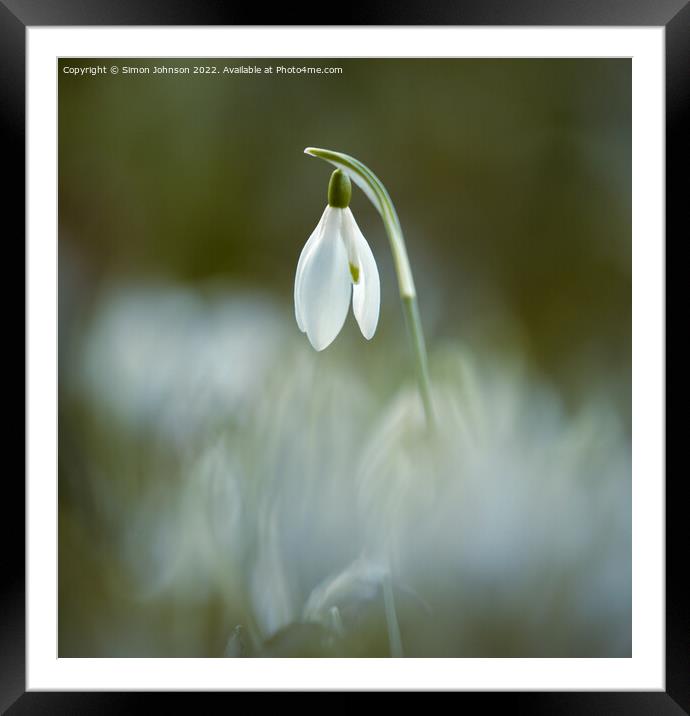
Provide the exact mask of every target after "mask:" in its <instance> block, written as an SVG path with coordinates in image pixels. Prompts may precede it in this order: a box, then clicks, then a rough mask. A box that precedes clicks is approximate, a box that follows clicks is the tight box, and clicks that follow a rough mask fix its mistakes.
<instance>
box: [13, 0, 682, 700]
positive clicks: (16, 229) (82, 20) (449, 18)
mask: <svg viewBox="0 0 690 716" xmlns="http://www.w3.org/2000/svg"><path fill="white" fill-rule="evenodd" d="M330 9H332V8H330ZM265 13H266V9H265V8H264V7H261V6H259V5H258V4H253V5H252V4H251V3H250V4H243V5H240V4H235V3H231V2H223V0H203V1H202V0H196V1H195V2H193V3H192V2H183V0H167V1H166V0H146V1H145V0H119V2H114V1H112V0H111V2H108V1H107V0H0V88H1V91H0V102H1V104H0V121H1V124H0V128H1V131H0V137H1V141H2V148H3V152H2V157H3V168H4V172H3V173H4V175H5V177H6V179H7V180H8V181H7V182H6V186H5V189H4V192H3V209H2V212H3V214H4V218H5V222H4V226H3V232H2V234H3V239H4V241H3V245H4V249H5V252H6V253H5V261H6V264H5V271H6V273H5V280H4V281H3V291H4V294H5V296H4V305H5V307H8V306H14V305H16V304H17V303H18V302H19V300H18V298H17V296H18V295H19V293H20V292H21V291H22V290H23V289H24V288H25V278H22V277H24V276H25V273H24V271H20V270H19V269H18V268H14V267H15V266H21V265H23V266H24V267H25V266H26V264H25V260H24V258H25V255H24V242H23V241H22V239H21V237H23V236H24V232H25V208H24V207H25V99H26V91H25V46H26V29H27V27H33V26H82V25H83V26H91V25H94V26H97V25H125V26H127V25H257V24H265V23H262V22H256V21H258V20H262V19H265ZM271 13H272V16H271V18H272V22H271V23H270V24H271V25H278V24H289V25H314V24H322V25H328V24H344V25H470V26H472V25H552V26H567V25H575V26H597V25H603V26H659V27H660V26H663V27H665V30H666V227H667V229H666V231H667V235H669V236H670V235H671V234H672V233H675V234H681V232H683V233H682V234H681V235H679V236H677V242H678V243H680V242H681V241H682V240H683V239H684V238H687V229H686V230H685V231H683V219H685V218H686V212H687V210H686V211H685V212H683V209H685V204H686V203H687V197H686V196H685V195H686V194H687V183H686V181H685V180H684V178H683V173H684V171H685V168H686V167H687V166H688V158H689V157H688V143H687V131H688V129H687V128H688V126H689V125H688V122H687V120H688V117H689V116H690V112H689V111H688V110H689V109H690V4H688V0H578V1H575V0H549V2H538V1H537V0H513V1H512V2H508V1H507V0H471V1H462V2H454V3H451V2H443V1H442V0H434V1H433V2H430V1H428V0H427V2H424V3H422V2H409V1H408V0H400V2H398V3H394V4H391V3H388V2H381V1H380V0H376V1H373V0H370V2H368V3H366V6H362V7H359V8H355V7H354V6H353V7H348V8H347V9H346V10H344V11H343V13H342V14H341V16H340V17H339V18H338V19H339V20H340V22H337V23H336V22H334V18H327V17H323V18H315V17H314V15H313V12H312V11H310V12H304V11H302V10H300V9H299V8H297V7H295V6H294V5H292V4H290V6H283V8H282V9H281V8H280V6H278V7H276V9H275V10H271ZM303 19H304V21H302V20H303ZM343 20H344V22H343ZM684 199H685V202H684V201H683V200H684ZM10 227H11V228H10ZM666 243H667V245H668V243H669V242H668V240H667V242H666ZM10 249H14V250H15V251H17V253H18V254H19V258H18V263H17V264H14V263H13V262H12V261H11V258H10V254H8V250H10ZM15 276H19V281H18V284H19V285H18V286H16V285H12V283H11V282H10V281H9V280H7V279H9V278H10V277H15ZM22 295H25V294H23V293H22ZM11 299H12V303H10V300H11ZM14 313H15V314H17V315H18V314H19V312H18V311H16V310H15V311H14ZM17 320H20V319H19V318H17ZM9 340H10V339H9V338H8V341H7V348H6V350H5V354H6V357H7V358H9V359H10V361H11V363H12V365H11V366H10V368H9V370H11V371H12V372H11V373H10V372H9V371H8V372H7V373H6V375H8V376H9V375H12V376H14V375H16V376H19V375H23V376H25V377H26V359H27V351H30V350H31V346H27V347H25V348H22V349H19V348H18V345H19V343H15V342H14V341H13V342H12V343H11V344H10V343H9ZM21 345H22V346H25V343H22V344H21ZM12 383H13V384H14V385H16V386H17V388H18V386H19V385H20V381H19V380H17V379H15V380H14V381H12ZM24 386H25V391H26V384H25V382H24ZM25 398H26V392H25ZM17 402H19V400H18V401H17ZM23 404H24V405H26V403H25V401H24V403H23ZM25 412H26V408H24V410H22V411H20V413H19V415H18V414H16V413H13V412H9V411H8V412H6V417H9V418H10V420H9V424H8V425H7V427H6V440H7V449H8V450H9V449H10V448H11V447H13V446H14V445H15V443H16V444H17V445H19V443H20V435H19V434H18V435H17V437H16V439H15V440H13V437H14V436H13V435H12V432H13V431H16V432H17V433H23V434H24V438H25V439H26V433H25V430H24V426H25V421H24V419H22V417H20V416H23V417H25ZM18 449H19V448H18V447H17V450H18ZM24 467H26V464H25V460H24ZM20 474H21V473H20V471H19V470H15V471H7V472H6V473H5V475H4V479H3V483H4V484H3V497H4V500H3V503H4V506H5V509H4V510H3V513H4V515H3V520H2V522H3V525H4V526H5V530H6V534H5V541H4V545H3V546H4V550H3V552H4V568H3V570H2V587H1V589H2V591H1V594H0V604H1V608H0V709H2V710H3V711H5V710H6V709H8V713H11V714H23V713H34V712H41V713H44V712H45V713H52V714H55V713H57V714H60V713H83V712H86V713H89V712H99V713H115V712H117V713H120V712H123V711H131V710H132V709H133V708H135V706H136V702H137V699H140V698H141V695H138V696H137V695H132V694H127V693H123V692H118V693H103V692H100V693H94V692H92V693H82V694H80V693H73V692H56V693H48V692H26V693H25V655H26V651H25V636H26V629H25V616H26V615H25V596H26V593H25V552H24V550H23V549H22V546H21V545H22V539H23V536H24V535H25V527H26V525H25V516H24V509H23V508H24V505H25V485H24V483H23V482H22V480H21V478H20ZM685 479H686V477H685V475H684V474H683V472H682V471H678V472H675V473H669V474H668V476H667V477H666V664H665V667H666V679H665V684H666V691H665V692H642V691H629V692H568V693H565V692H516V693H483V694H476V693H467V692H463V693H459V694H457V695H458V696H459V697H460V698H461V699H462V700H463V701H464V702H465V703H466V700H467V699H475V698H481V699H483V700H486V699H489V700H490V701H489V703H488V705H491V706H496V707H506V708H508V709H510V710H511V711H514V712H516V713H530V714H542V713H543V714H546V713H548V714H556V713H563V714H571V713H573V714H574V713H578V714H585V713H601V714H617V713H620V714H624V713H625V714H638V713H640V714H642V713H644V714H679V713H683V712H685V713H690V648H689V642H690V618H689V614H690V610H689V609H688V603H689V602H688V599H687V594H685V593H684V592H683V590H682V584H683V581H684V580H683V576H685V573H686V572H687V566H686V565H687V557H686V555H685V549H684V547H685V543H686V541H687V532H686V530H685V529H684V521H683V519H684V516H683V512H684V511H685V506H684V501H683V500H682V499H681V498H682V489H683V483H684V481H685ZM197 697H198V695H195V696H193V698H197ZM175 698H176V699H183V700H184V699H186V698H188V697H187V696H185V695H181V694H177V695H176V696H175ZM147 701H148V699H147ZM182 703H183V702H180V705H181V704H182ZM484 705H485V706H486V705H487V704H486V703H485V704H484Z"/></svg>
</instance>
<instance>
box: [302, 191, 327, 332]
mask: <svg viewBox="0 0 690 716" xmlns="http://www.w3.org/2000/svg"><path fill="white" fill-rule="evenodd" d="M329 209H330V207H329V206H328V205H326V208H325V209H324V211H323V214H321V218H320V219H319V223H318V224H317V225H316V228H315V229H314V231H312V232H311V236H310V237H309V238H308V239H307V243H306V244H304V248H303V249H302V253H301V254H300V255H299V261H297V271H296V272H295V318H296V319H297V326H298V327H299V329H300V331H302V333H304V332H305V330H306V329H305V327H304V321H303V320H302V313H301V310H300V305H299V285H300V281H301V278H302V271H303V269H304V263H305V260H306V258H307V256H308V255H309V252H310V251H311V250H312V249H313V248H314V244H315V243H316V241H317V239H318V238H319V236H320V235H321V232H322V230H323V227H324V225H325V223H326V217H327V216H328V214H329Z"/></svg>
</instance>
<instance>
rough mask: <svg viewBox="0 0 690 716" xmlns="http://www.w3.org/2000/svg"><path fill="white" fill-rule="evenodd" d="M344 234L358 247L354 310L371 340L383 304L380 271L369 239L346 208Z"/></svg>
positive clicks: (360, 326) (353, 295)
mask: <svg viewBox="0 0 690 716" xmlns="http://www.w3.org/2000/svg"><path fill="white" fill-rule="evenodd" d="M344 211H345V213H344V216H343V234H344V235H347V239H346V241H347V242H349V243H352V244H353V245H354V246H355V247H356V251H357V257H358V259H359V268H360V274H359V281H358V282H357V283H356V284H355V285H354V288H353V293H352V310H353V311H354V314H355V318H356V319H357V323H358V324H359V328H360V330H361V331H362V335H363V336H364V337H365V338H366V339H367V340H370V339H371V337H372V336H373V335H374V333H375V332H376V326H377V325H378V322H379V308H380V306H381V284H380V281H379V271H378V268H377V267H376V260H375V259H374V254H372V252H371V249H370V248H369V244H368V243H367V240H366V239H365V238H364V236H363V235H362V232H361V231H360V230H359V227H358V226H357V222H356V221H355V217H354V216H353V215H352V212H351V211H350V209H345V210H344Z"/></svg>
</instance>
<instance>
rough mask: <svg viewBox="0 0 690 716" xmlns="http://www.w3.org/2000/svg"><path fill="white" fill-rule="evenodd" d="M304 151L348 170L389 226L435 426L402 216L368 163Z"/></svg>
mask: <svg viewBox="0 0 690 716" xmlns="http://www.w3.org/2000/svg"><path fill="white" fill-rule="evenodd" d="M304 153H305V154H309V155H310V156H312V157H318V158H319V159H325V160H326V161H327V162H330V163H331V164H333V165H334V166H335V167H337V168H338V169H340V170H342V171H343V172H345V174H347V175H348V176H349V177H350V178H351V179H352V181H353V182H354V183H355V184H357V186H358V187H359V188H360V189H361V190H362V191H363V192H364V193H365V194H366V196H367V198H368V199H369V201H371V203H372V204H373V205H374V206H375V207H376V210H377V211H378V212H379V214H380V215H381V218H382V219H383V225H384V226H385V228H386V233H387V234H388V240H389V243H390V247H391V251H392V253H393V263H394V264H395V272H396V275H397V277H398V286H399V289H400V299H401V301H402V306H403V313H404V315H405V322H406V324H407V328H408V334H409V336H410V342H411V343H412V350H413V353H414V356H415V366H416V369H417V382H418V384H419V393H420V395H421V398H422V403H423V405H424V413H425V415H426V421H427V425H428V426H429V427H430V428H432V427H433V425H434V411H433V404H432V400H431V381H430V379H429V364H428V360H427V352H426V343H425V342H424V331H423V330H422V322H421V320H420V317H419V306H418V305H417V292H416V290H415V286H414V280H413V278H412V269H411V267H410V261H409V259H408V258H407V249H406V248H405V238H404V237H403V232H402V228H401V226H400V220H399V219H398V214H397V213H396V211H395V207H394V206H393V202H392V201H391V198H390V195H389V194H388V191H387V190H386V187H385V186H384V185H383V183H382V182H381V180H380V179H379V178H378V177H377V176H376V174H374V172H372V171H371V169H369V167H367V166H366V165H364V164H362V162H360V161H359V160H358V159H355V158H354V157H351V156H349V155H348V154H342V153H341V152H334V151H332V150H330V149H318V148H317V147H307V148H306V149H305V150H304Z"/></svg>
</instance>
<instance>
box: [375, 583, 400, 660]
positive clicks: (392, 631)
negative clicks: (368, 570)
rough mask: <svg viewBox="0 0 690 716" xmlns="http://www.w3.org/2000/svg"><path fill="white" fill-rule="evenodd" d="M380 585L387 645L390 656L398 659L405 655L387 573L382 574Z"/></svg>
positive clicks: (391, 586) (391, 587)
mask: <svg viewBox="0 0 690 716" xmlns="http://www.w3.org/2000/svg"><path fill="white" fill-rule="evenodd" d="M381 587H382V589H383V607H384V611H385V614H386V627H387V628H388V646H389V648H390V652H391V656H392V657H393V658H394V659H400V658H402V657H403V656H405V654H404V653H403V645H402V637H401V636H400V625H399V624H398V615H397V614H396V611H395V599H394V598H393V585H392V584H391V578H390V575H388V574H387V575H386V576H384V578H383V582H382V584H381Z"/></svg>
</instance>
